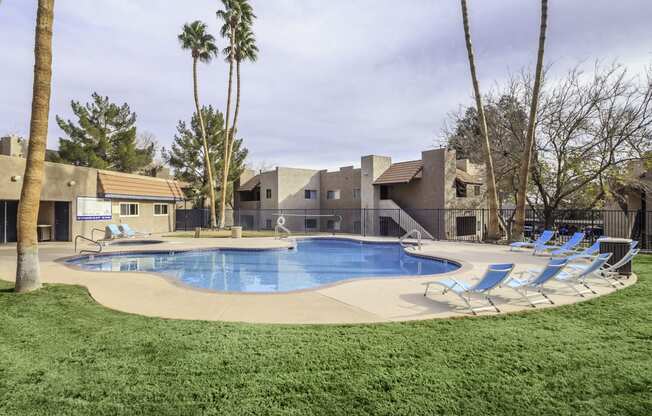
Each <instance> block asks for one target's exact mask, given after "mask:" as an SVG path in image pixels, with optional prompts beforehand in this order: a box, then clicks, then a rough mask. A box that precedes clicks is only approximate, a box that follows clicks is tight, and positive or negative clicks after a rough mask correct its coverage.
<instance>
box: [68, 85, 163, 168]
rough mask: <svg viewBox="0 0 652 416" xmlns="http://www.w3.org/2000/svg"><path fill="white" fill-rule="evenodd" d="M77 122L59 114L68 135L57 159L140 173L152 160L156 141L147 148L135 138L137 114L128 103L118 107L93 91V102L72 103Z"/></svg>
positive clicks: (107, 98) (80, 164)
mask: <svg viewBox="0 0 652 416" xmlns="http://www.w3.org/2000/svg"><path fill="white" fill-rule="evenodd" d="M70 105H71V107H72V111H73V113H74V114H75V116H76V117H77V119H78V121H77V123H74V122H73V121H71V120H64V119H62V118H61V117H59V116H57V124H58V125H59V127H60V128H61V130H63V131H64V133H65V134H66V135H67V136H68V137H67V138H59V152H58V158H57V161H59V162H62V163H70V164H73V165H75V166H86V167H91V168H97V169H109V170H115V171H118V172H128V173H131V172H137V171H140V170H142V169H143V168H145V167H147V166H148V165H149V164H151V163H152V159H153V157H154V153H155V144H154V143H149V144H148V145H146V146H144V147H140V146H139V145H138V142H137V139H136V113H134V112H132V111H131V109H130V108H129V105H128V104H126V103H125V104H122V105H121V106H118V105H116V104H113V103H111V102H110V101H109V97H102V96H100V95H99V94H97V93H93V95H92V102H90V103H87V104H85V105H82V104H80V103H79V102H78V101H72V102H71V103H70Z"/></svg>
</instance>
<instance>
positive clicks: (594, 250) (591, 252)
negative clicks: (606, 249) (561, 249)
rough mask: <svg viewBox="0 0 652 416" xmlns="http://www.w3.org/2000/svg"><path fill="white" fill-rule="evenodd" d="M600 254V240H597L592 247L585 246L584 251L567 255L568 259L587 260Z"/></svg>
mask: <svg viewBox="0 0 652 416" xmlns="http://www.w3.org/2000/svg"><path fill="white" fill-rule="evenodd" d="M598 254H600V240H599V239H598V240H596V242H595V243H593V245H591V246H590V247H587V248H585V249H584V250H582V251H579V252H576V253H575V254H571V255H570V256H568V257H566V258H567V259H568V261H576V260H586V259H589V260H590V259H593V258H594V257H595V256H597V255H598Z"/></svg>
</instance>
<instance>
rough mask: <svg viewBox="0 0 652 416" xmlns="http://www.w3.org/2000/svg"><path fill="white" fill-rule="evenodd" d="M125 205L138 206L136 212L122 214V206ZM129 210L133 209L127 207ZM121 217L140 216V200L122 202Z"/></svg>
mask: <svg viewBox="0 0 652 416" xmlns="http://www.w3.org/2000/svg"><path fill="white" fill-rule="evenodd" d="M123 206H127V207H128V206H135V207H136V213H135V214H126V215H123V214H122V207H123ZM127 211H128V212H130V211H131V209H127ZM120 217H140V203H139V202H120Z"/></svg>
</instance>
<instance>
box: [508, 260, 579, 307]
mask: <svg viewBox="0 0 652 416" xmlns="http://www.w3.org/2000/svg"><path fill="white" fill-rule="evenodd" d="M567 264H568V260H566V259H550V261H549V262H548V265H546V267H544V268H543V269H541V270H528V271H527V272H526V273H528V274H529V276H528V277H526V278H522V279H517V278H514V277H512V278H511V279H509V280H507V281H506V282H505V284H503V286H507V287H509V288H512V289H514V291H516V293H518V294H519V295H521V296H522V297H523V298H524V299H525V300H527V301H528V302H529V303H530V306H532V307H533V308H534V307H535V305H536V304H537V303H545V302H550V303H551V304H554V303H555V302H553V301H552V300H551V299H550V298H549V297H548V295H546V294H545V293H544V291H543V286H544V285H545V284H546V283H548V282H549V281H550V280H551V279H552V278H554V277H555V276H557V275H558V274H559V273H560V272H561V271H562V269H563V268H564V267H566V265H567ZM528 291H534V293H528ZM534 296H542V297H543V299H536V300H532V299H530V298H531V297H534Z"/></svg>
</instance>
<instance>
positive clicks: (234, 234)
mask: <svg viewBox="0 0 652 416" xmlns="http://www.w3.org/2000/svg"><path fill="white" fill-rule="evenodd" d="M231 238H242V227H231Z"/></svg>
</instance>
